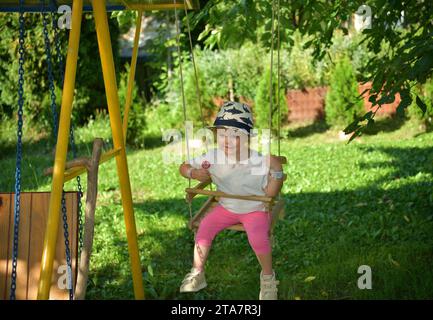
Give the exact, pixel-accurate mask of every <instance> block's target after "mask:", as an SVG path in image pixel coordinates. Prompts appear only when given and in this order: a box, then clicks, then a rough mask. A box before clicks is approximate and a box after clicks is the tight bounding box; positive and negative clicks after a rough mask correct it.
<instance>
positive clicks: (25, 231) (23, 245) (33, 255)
mask: <svg viewBox="0 0 433 320" xmlns="http://www.w3.org/2000/svg"><path fill="white" fill-rule="evenodd" d="M14 198H15V193H0V300H8V299H9V294H10V284H11V273H12V248H13V238H14V230H13V229H14V201H15V200H14ZM65 199H66V212H67V216H68V227H69V229H68V231H69V249H70V251H71V263H72V282H73V283H72V285H73V286H75V281H76V275H77V267H78V263H77V262H78V192H65ZM49 203H50V192H21V197H20V224H19V241H18V263H17V287H16V299H19V300H36V298H37V291H38V283H39V276H40V269H41V268H40V266H41V258H42V251H43V245H44V235H45V227H46V223H47V220H48V207H49ZM62 226H63V221H61V223H60V226H59V232H58V235H57V246H56V255H55V260H54V267H53V270H54V272H53V276H52V282H51V290H50V299H55V300H68V299H69V291H68V290H67V289H61V288H59V286H58V284H57V283H58V280H59V278H60V277H63V278H62V279H64V275H65V274H66V273H65V272H66V271H65V272H63V273H60V274H59V273H58V272H57V270H58V268H59V267H60V266H61V265H66V254H65V242H64V236H63V227H62ZM62 279H61V280H62ZM60 283H62V284H63V283H64V282H63V281H60Z"/></svg>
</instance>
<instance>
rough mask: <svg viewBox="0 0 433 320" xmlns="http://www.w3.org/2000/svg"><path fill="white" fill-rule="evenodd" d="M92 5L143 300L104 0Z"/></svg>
mask: <svg viewBox="0 0 433 320" xmlns="http://www.w3.org/2000/svg"><path fill="white" fill-rule="evenodd" d="M92 6H93V14H94V17H95V26H96V35H97V37H98V45H99V55H100V57H101V64H102V74H103V77H104V85H105V94H106V96H107V104H108V112H109V114H110V124H111V130H112V134H113V144H114V148H115V149H120V153H119V155H118V156H116V164H117V172H118V175H119V182H120V193H121V196H122V205H123V213H124V218H125V225H126V236H127V238H128V249H129V257H130V260H131V269H132V281H133V284H134V294H135V298H136V299H144V289H143V278H142V274H141V267H140V257H139V255H138V242H137V230H136V226H135V219H134V210H133V207H132V195H131V184H130V181H129V174H128V163H127V160H126V152H125V143H124V139H123V130H122V118H121V114H120V107H119V96H118V93H117V84H116V74H115V70H114V61H113V51H112V48H111V40H110V31H109V28H108V20H107V11H106V7H105V0H93V1H92Z"/></svg>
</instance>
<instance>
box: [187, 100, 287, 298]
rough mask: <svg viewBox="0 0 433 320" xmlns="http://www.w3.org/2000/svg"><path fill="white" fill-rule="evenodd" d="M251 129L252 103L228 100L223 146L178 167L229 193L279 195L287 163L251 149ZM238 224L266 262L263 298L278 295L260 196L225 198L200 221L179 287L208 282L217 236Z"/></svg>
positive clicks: (220, 134) (220, 135)
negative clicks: (206, 271) (257, 198)
mask: <svg viewBox="0 0 433 320" xmlns="http://www.w3.org/2000/svg"><path fill="white" fill-rule="evenodd" d="M252 128H253V120H252V114H251V110H250V108H249V106H247V105H246V104H242V103H238V102H231V101H229V102H226V103H224V105H223V106H222V107H221V109H220V111H219V112H218V114H217V117H216V119H215V122H214V126H213V129H214V130H215V129H216V131H217V146H218V147H217V148H216V149H212V150H209V151H208V152H207V153H206V154H204V155H202V156H199V157H196V158H194V159H192V160H190V161H189V162H188V161H187V162H184V163H183V164H182V165H181V166H180V168H179V171H180V173H181V175H182V176H184V177H185V178H191V179H196V180H199V181H202V182H204V181H208V180H210V179H211V180H212V182H213V183H214V184H215V185H216V186H217V190H218V191H222V192H225V193H228V194H236V195H259V196H268V197H274V196H276V195H278V193H279V192H280V190H281V187H282V184H283V172H282V165H281V163H280V162H279V160H278V158H277V157H274V156H270V157H265V156H262V155H261V154H259V153H258V152H256V151H254V150H251V149H250V146H249V138H250V134H251V130H252ZM263 169H264V170H263ZM238 223H241V224H242V225H243V226H244V228H245V231H246V233H247V235H248V241H249V243H250V245H251V247H252V249H253V250H254V252H255V254H256V256H257V259H258V261H259V263H260V265H261V267H262V271H261V273H260V294H259V299H260V300H276V299H277V285H278V281H277V280H276V279H275V272H274V271H273V269H272V254H271V244H270V240H269V227H270V215H269V213H268V212H266V209H265V206H264V204H263V203H262V202H260V201H250V200H238V199H230V198H220V200H219V204H218V205H217V206H216V207H214V208H213V209H212V211H211V212H209V213H208V215H206V217H205V218H204V219H203V220H202V221H201V223H200V226H199V228H198V231H197V234H196V239H195V249H194V261H193V268H192V269H191V272H190V273H188V274H187V275H186V276H185V279H184V280H183V281H182V285H181V287H180V292H196V291H199V290H201V289H203V288H205V287H206V286H207V284H206V280H205V275H204V266H205V263H206V259H207V256H208V253H209V250H210V248H211V245H212V241H213V239H214V238H215V236H216V235H217V234H218V233H219V232H220V231H222V230H223V229H225V228H227V227H229V226H232V225H234V224H238Z"/></svg>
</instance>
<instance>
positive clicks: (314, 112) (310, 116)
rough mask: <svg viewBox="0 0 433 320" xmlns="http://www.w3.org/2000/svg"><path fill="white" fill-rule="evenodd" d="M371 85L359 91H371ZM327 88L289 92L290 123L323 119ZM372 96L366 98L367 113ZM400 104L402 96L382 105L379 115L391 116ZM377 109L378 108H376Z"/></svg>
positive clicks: (287, 98)
mask: <svg viewBox="0 0 433 320" xmlns="http://www.w3.org/2000/svg"><path fill="white" fill-rule="evenodd" d="M370 87H371V83H366V84H364V85H359V88H358V91H359V93H362V92H363V91H364V90H365V89H369V88H370ZM326 91H327V87H317V88H306V89H304V90H287V93H286V101H287V105H288V108H289V110H290V115H289V121H290V122H299V121H307V120H317V119H320V118H323V116H324V114H325V110H324V106H325V97H326ZM369 98H370V95H369V94H368V93H367V94H366V95H365V96H364V108H365V110H366V111H368V110H370V109H371V102H369V101H368V99H369ZM399 103H400V96H399V95H397V96H396V98H395V100H394V102H393V103H391V104H387V105H382V107H381V109H379V111H378V112H377V115H391V114H394V113H395V112H396V109H397V106H398V104H399ZM375 108H377V107H375Z"/></svg>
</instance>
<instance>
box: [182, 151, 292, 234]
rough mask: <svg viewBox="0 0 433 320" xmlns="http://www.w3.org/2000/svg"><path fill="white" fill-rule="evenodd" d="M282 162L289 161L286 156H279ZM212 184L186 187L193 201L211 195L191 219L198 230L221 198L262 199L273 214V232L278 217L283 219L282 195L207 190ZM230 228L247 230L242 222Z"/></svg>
mask: <svg viewBox="0 0 433 320" xmlns="http://www.w3.org/2000/svg"><path fill="white" fill-rule="evenodd" d="M279 158H280V161H281V163H282V164H285V163H287V160H286V157H279ZM286 178H287V175H286V174H284V178H283V181H285V180H286ZM210 184H211V181H206V182H200V183H199V184H197V186H195V187H194V188H186V189H185V191H186V201H187V202H189V203H190V202H192V200H193V198H194V197H195V196H196V195H198V194H202V195H207V196H209V197H208V199H207V200H206V202H205V203H204V204H203V206H202V207H201V208H200V209H199V210H198V211H197V213H196V214H195V215H194V216H193V217H192V219H191V220H190V222H189V224H188V227H189V228H190V229H191V230H193V231H196V230H197V229H198V227H199V225H200V222H201V220H203V218H204V217H205V216H206V215H207V214H208V213H209V212H211V210H212V209H213V208H214V207H215V206H216V205H218V200H219V198H232V199H239V200H251V201H262V202H263V203H264V204H265V208H266V211H267V212H269V213H270V214H271V228H270V232H271V233H272V230H273V229H274V226H275V224H276V222H277V221H278V219H282V218H283V217H284V204H285V201H284V198H282V197H281V196H280V195H278V196H276V197H267V196H255V195H249V196H244V195H233V194H227V193H224V192H221V191H212V190H205V188H206V187H207V186H209V185H210ZM227 229H229V230H234V231H243V232H245V228H244V226H243V225H242V224H240V223H239V224H235V225H233V226H230V227H228V228H227Z"/></svg>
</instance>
